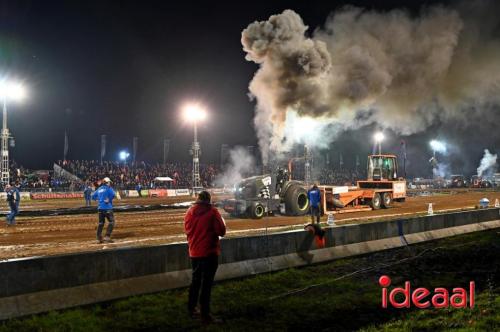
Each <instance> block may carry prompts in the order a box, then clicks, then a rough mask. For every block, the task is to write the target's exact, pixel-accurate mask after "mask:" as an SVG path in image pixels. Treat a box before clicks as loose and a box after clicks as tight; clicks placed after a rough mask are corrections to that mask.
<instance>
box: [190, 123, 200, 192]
mask: <svg viewBox="0 0 500 332" xmlns="http://www.w3.org/2000/svg"><path fill="white" fill-rule="evenodd" d="M197 122H198V119H194V121H193V127H194V141H193V147H192V150H191V151H192V154H193V195H194V194H195V192H196V190H198V189H199V188H200V187H201V180H200V179H201V177H200V151H201V149H200V143H199V142H198V123H197Z"/></svg>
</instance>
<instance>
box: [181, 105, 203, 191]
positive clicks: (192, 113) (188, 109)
mask: <svg viewBox="0 0 500 332" xmlns="http://www.w3.org/2000/svg"><path fill="white" fill-rule="evenodd" d="M183 113H184V119H186V120H187V121H189V122H192V123H193V129H194V140H193V145H192V147H191V154H192V155H193V183H192V188H193V194H195V193H196V192H197V191H198V190H200V189H201V177H200V154H201V148H200V142H198V122H199V121H203V120H205V119H206V118H207V112H206V110H205V108H204V107H203V106H201V105H200V104H197V103H190V104H186V105H185V106H184V108H183Z"/></svg>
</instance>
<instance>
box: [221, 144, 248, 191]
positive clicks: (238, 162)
mask: <svg viewBox="0 0 500 332" xmlns="http://www.w3.org/2000/svg"><path fill="white" fill-rule="evenodd" d="M254 173H255V158H254V157H253V156H252V155H251V154H250V153H249V152H248V150H247V149H245V148H244V147H241V146H239V147H236V148H234V149H232V150H231V151H229V162H228V165H227V166H226V168H225V170H224V172H223V173H222V174H221V175H219V176H218V177H217V178H216V179H215V183H216V185H218V186H223V187H232V186H234V185H235V184H236V183H238V182H240V181H241V180H242V179H244V178H245V177H247V176H249V175H253V174H254Z"/></svg>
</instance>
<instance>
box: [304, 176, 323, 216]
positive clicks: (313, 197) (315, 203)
mask: <svg viewBox="0 0 500 332" xmlns="http://www.w3.org/2000/svg"><path fill="white" fill-rule="evenodd" d="M307 197H308V198H309V205H310V208H309V211H310V213H311V222H312V223H313V224H314V217H316V222H317V223H318V224H319V223H320V215H321V210H320V207H319V204H320V202H321V193H320V190H319V188H318V186H317V185H316V184H314V185H313V186H312V188H311V189H309V191H308V192H307Z"/></svg>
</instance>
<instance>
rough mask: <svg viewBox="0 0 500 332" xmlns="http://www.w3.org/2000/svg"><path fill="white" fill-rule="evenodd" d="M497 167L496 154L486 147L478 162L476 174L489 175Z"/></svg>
mask: <svg viewBox="0 0 500 332" xmlns="http://www.w3.org/2000/svg"><path fill="white" fill-rule="evenodd" d="M496 169H497V155H496V154H491V153H490V151H489V150H488V149H485V150H484V156H483V158H482V159H481V162H480V163H479V167H478V168H477V175H479V176H483V175H487V176H491V175H492V174H493V173H494V172H496Z"/></svg>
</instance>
